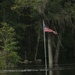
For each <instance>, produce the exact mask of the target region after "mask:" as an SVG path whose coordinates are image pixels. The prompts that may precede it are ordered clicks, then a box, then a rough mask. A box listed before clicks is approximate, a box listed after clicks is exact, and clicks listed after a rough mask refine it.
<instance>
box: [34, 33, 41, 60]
mask: <svg viewBox="0 0 75 75" xmlns="http://www.w3.org/2000/svg"><path fill="white" fill-rule="evenodd" d="M39 41H40V34H38V38H37V44H36V52H35V57H34V60H35V61H36V58H37V53H38V46H39Z"/></svg>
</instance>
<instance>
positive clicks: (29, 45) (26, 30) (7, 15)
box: [0, 0, 75, 67]
mask: <svg viewBox="0 0 75 75" xmlns="http://www.w3.org/2000/svg"><path fill="white" fill-rule="evenodd" d="M43 19H44V20H45V23H46V24H47V25H48V26H49V27H50V28H52V29H54V30H55V31H57V32H58V34H57V35H53V34H52V33H51V38H52V39H51V41H52V49H53V57H54V62H55V63H59V62H60V59H61V58H62V60H61V61H64V60H68V62H70V60H71V63H72V62H73V63H74V61H72V60H73V59H75V36H74V32H75V1H74V0H0V66H2V67H4V66H14V65H16V64H18V63H20V62H23V61H24V60H29V61H34V60H36V59H42V60H44V50H43V29H42V21H43ZM58 58H59V62H58ZM63 63H64V62H63Z"/></svg>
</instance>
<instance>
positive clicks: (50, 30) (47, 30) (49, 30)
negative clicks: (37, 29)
mask: <svg viewBox="0 0 75 75" xmlns="http://www.w3.org/2000/svg"><path fill="white" fill-rule="evenodd" d="M44 32H52V33H54V34H57V32H55V31H54V30H52V29H50V28H47V27H45V28H44Z"/></svg>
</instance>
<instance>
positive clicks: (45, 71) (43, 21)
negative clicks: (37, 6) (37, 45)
mask: <svg viewBox="0 0 75 75" xmlns="http://www.w3.org/2000/svg"><path fill="white" fill-rule="evenodd" d="M44 28H45V24H44V20H43V35H44V53H45V75H47V55H46V37H45V31H44Z"/></svg>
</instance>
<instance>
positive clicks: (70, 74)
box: [0, 70, 75, 75]
mask: <svg viewBox="0 0 75 75" xmlns="http://www.w3.org/2000/svg"><path fill="white" fill-rule="evenodd" d="M56 72H57V73H56ZM58 72H59V73H58ZM53 73H54V74H53V75H75V70H61V71H53ZM0 75H45V73H44V72H40V71H39V72H9V73H0Z"/></svg>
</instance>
